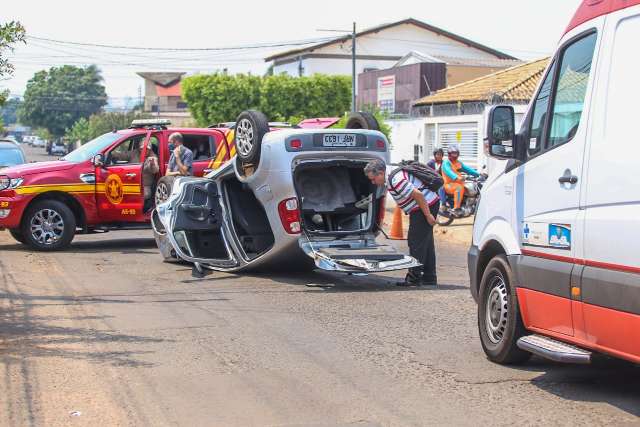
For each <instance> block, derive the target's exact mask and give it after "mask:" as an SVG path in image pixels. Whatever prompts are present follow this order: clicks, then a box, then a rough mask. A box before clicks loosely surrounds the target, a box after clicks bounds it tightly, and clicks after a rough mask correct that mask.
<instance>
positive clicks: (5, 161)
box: [0, 148, 24, 167]
mask: <svg viewBox="0 0 640 427" xmlns="http://www.w3.org/2000/svg"><path fill="white" fill-rule="evenodd" d="M23 163H24V156H23V155H22V151H20V150H18V149H17V148H4V149H3V148H0V167H7V166H15V165H21V164H23Z"/></svg>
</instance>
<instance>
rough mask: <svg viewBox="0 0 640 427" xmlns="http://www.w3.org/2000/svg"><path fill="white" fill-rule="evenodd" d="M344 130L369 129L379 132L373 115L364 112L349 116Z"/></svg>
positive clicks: (378, 125) (378, 126)
mask: <svg viewBox="0 0 640 427" xmlns="http://www.w3.org/2000/svg"><path fill="white" fill-rule="evenodd" d="M345 129H370V130H378V131H379V130H380V124H379V123H378V120H377V119H376V118H375V116H374V115H373V114H371V113H367V112H366V111H359V112H357V113H351V114H350V115H349V118H348V119H347V125H346V126H345Z"/></svg>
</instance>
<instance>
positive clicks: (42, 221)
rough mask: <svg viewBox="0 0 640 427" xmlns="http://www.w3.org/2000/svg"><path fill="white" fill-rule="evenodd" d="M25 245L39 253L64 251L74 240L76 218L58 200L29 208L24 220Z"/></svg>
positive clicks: (39, 203)
mask: <svg viewBox="0 0 640 427" xmlns="http://www.w3.org/2000/svg"><path fill="white" fill-rule="evenodd" d="M21 231H22V236H23V237H24V240H25V243H26V244H27V245H29V246H30V247H31V248H32V249H35V250H38V251H56V250H60V249H64V248H66V247H67V246H69V244H70V243H71V241H72V240H73V236H74V234H75V232H76V218H75V217H74V216H73V212H71V209H69V208H68V207H67V205H65V204H64V203H62V202H60V201H58V200H41V201H39V202H36V203H34V204H33V205H31V206H29V208H28V209H27V211H26V213H25V215H24V218H23V220H22V229H21Z"/></svg>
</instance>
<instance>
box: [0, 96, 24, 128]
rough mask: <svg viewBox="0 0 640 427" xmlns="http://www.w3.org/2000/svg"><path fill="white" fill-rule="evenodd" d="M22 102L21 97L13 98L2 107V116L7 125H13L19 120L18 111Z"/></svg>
mask: <svg viewBox="0 0 640 427" xmlns="http://www.w3.org/2000/svg"><path fill="white" fill-rule="evenodd" d="M21 103H22V101H20V99H19V98H11V99H9V100H8V101H7V102H5V103H4V105H3V106H2V107H0V118H1V119H2V121H3V122H4V124H5V125H12V124H14V123H15V122H16V121H17V120H18V117H17V113H18V108H19V107H20V104H21Z"/></svg>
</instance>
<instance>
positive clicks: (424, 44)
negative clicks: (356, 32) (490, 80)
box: [273, 24, 496, 76]
mask: <svg viewBox="0 0 640 427" xmlns="http://www.w3.org/2000/svg"><path fill="white" fill-rule="evenodd" d="M412 50H417V51H420V52H423V53H425V54H428V55H432V56H433V55H435V56H444V57H449V58H456V59H457V61H460V59H469V60H482V59H496V57H495V56H494V55H492V54H490V53H487V52H484V51H482V50H479V49H476V48H473V47H469V46H467V45H465V44H463V43H459V42H457V41H454V40H452V39H449V38H447V37H444V36H440V35H438V34H436V33H433V32H431V31H428V30H425V29H422V28H420V27H417V26H415V25H410V24H403V25H398V26H396V27H391V28H388V29H386V30H383V31H380V32H378V33H374V34H368V35H366V36H360V37H358V38H357V39H356V54H357V55H376V56H396V57H402V56H405V55H406V54H407V53H409V52H411V51H412ZM311 53H313V54H338V55H351V40H348V41H345V42H343V43H335V44H332V45H329V46H325V47H323V48H320V49H315V50H314V51H313V52H311ZM302 63H303V67H304V75H312V74H316V73H322V74H329V75H351V58H344V59H337V58H326V59H325V58H307V59H303V60H302ZM395 63H396V61H395V60H389V61H382V60H364V59H362V60H361V59H358V60H357V62H356V71H357V73H362V72H363V71H364V69H365V68H378V69H387V68H390V67H391V66H393V65H394V64H395ZM273 71H274V73H275V74H281V73H287V74H289V75H292V76H297V75H298V61H295V62H292V63H289V64H284V65H276V66H274V70H273Z"/></svg>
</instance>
